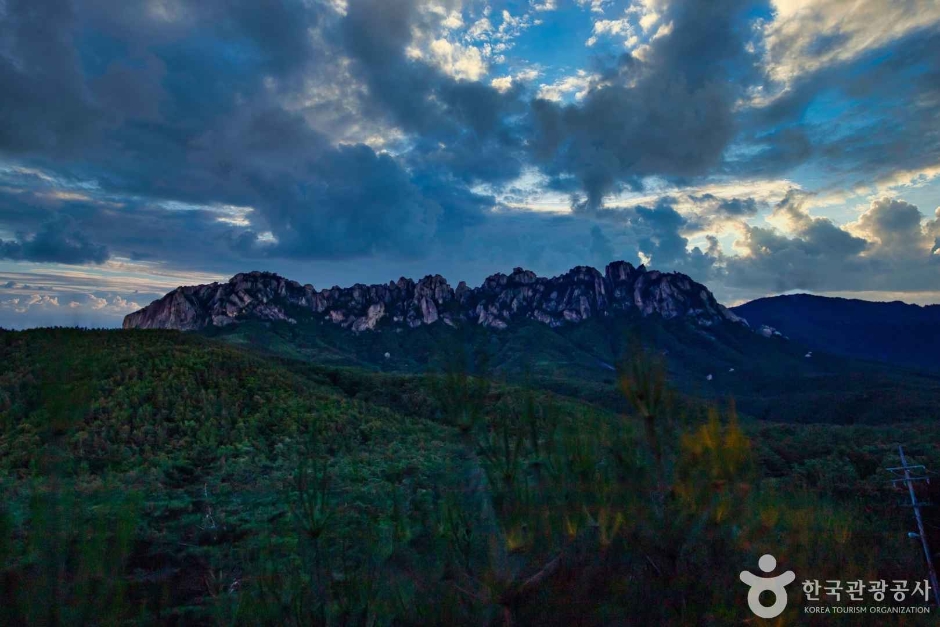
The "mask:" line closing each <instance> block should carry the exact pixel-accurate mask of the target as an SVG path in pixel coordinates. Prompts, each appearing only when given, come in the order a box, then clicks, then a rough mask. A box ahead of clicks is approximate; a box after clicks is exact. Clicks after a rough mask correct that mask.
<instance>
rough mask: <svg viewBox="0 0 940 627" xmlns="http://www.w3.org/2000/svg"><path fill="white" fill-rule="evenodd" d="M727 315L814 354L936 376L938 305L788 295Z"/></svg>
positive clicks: (939, 333) (939, 358) (939, 325)
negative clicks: (775, 332)
mask: <svg viewBox="0 0 940 627" xmlns="http://www.w3.org/2000/svg"><path fill="white" fill-rule="evenodd" d="M732 311H734V312H735V313H736V314H738V315H739V316H743V317H744V318H747V320H748V321H749V322H750V323H751V324H752V325H754V326H755V327H756V326H759V325H762V324H766V325H769V326H771V327H774V328H775V329H777V330H778V331H780V332H781V333H783V334H784V335H786V336H787V337H789V338H791V339H793V340H797V341H799V342H802V343H804V344H806V345H807V346H809V347H811V348H813V349H815V350H820V351H826V352H829V353H833V354H836V355H846V356H849V357H857V358H861V359H871V360H878V361H883V362H886V363H891V364H897V365H901V366H908V367H916V368H925V369H930V370H934V371H938V372H940V305H929V306H926V307H922V306H920V305H909V304H906V303H902V302H890V303H876V302H869V301H863V300H855V299H845V298H828V297H824V296H813V295H810V294H794V295H789V296H774V297H772V298H761V299H758V300H755V301H752V302H749V303H746V304H744V305H740V306H738V307H733V308H732Z"/></svg>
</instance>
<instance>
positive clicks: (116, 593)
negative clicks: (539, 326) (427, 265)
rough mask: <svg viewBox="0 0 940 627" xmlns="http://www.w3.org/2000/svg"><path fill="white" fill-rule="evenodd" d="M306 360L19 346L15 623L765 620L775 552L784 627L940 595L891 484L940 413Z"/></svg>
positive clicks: (664, 362)
mask: <svg viewBox="0 0 940 627" xmlns="http://www.w3.org/2000/svg"><path fill="white" fill-rule="evenodd" d="M294 357H296V356H293V357H292V356H289V355H284V354H279V353H277V352H275V351H258V350H255V349H252V348H251V347H250V346H249V345H248V343H247V342H240V343H238V342H236V343H233V342H226V341H223V340H221V339H219V338H207V337H202V336H199V335H192V334H181V333H177V332H171V331H87V330H79V329H65V328H55V329H41V330H32V331H23V332H7V331H0V364H2V367H0V486H2V490H3V494H4V495H5V498H4V499H3V500H2V502H0V624H9V625H20V624H30V625H81V624H100V625H121V624H131V623H133V624H178V625H320V626H334V625H336V626H339V625H349V626H352V625H362V626H366V625H369V626H371V625H376V626H378V625H505V626H516V625H665V624H669V625H728V624H753V622H754V620H755V619H754V617H753V615H752V614H751V613H750V612H749V610H748V609H747V605H746V603H745V602H744V599H745V597H746V593H747V589H746V587H745V586H744V585H742V584H741V582H740V581H739V579H738V574H739V572H740V571H742V570H745V569H748V570H751V571H756V570H757V563H758V558H759V557H760V556H761V555H763V554H765V553H772V554H773V555H775V556H776V557H777V560H778V562H779V564H780V566H781V567H783V568H784V569H792V570H793V571H795V573H796V574H797V582H798V583H797V584H794V585H793V586H791V590H790V604H789V607H788V609H787V611H786V612H785V613H784V614H783V615H782V616H780V617H779V618H778V619H775V620H774V621H764V622H766V623H768V624H779V625H789V624H814V623H815V622H816V621H817V620H818V622H819V624H822V623H823V622H825V621H826V620H832V617H818V618H814V617H811V616H807V615H805V614H803V612H802V608H803V606H804V605H806V604H808V603H809V601H806V600H805V599H804V598H803V595H804V593H803V591H802V589H801V586H800V585H799V582H801V581H802V580H804V579H815V580H827V579H839V580H843V581H847V580H857V579H861V580H866V581H867V580H895V579H901V580H908V581H914V580H923V579H925V578H926V567H925V564H924V556H923V553H922V551H921V546H920V543H919V542H918V541H917V540H914V539H911V538H910V537H909V536H908V532H909V531H911V530H912V529H914V523H913V516H912V513H911V510H910V508H909V507H902V506H900V504H901V503H903V502H904V499H905V498H907V495H906V493H905V492H902V491H900V490H899V489H898V486H896V485H894V484H892V483H891V480H892V479H893V478H894V476H893V475H892V474H891V473H890V472H889V471H888V470H887V469H888V468H889V467H892V466H897V465H899V459H898V454H897V446H898V445H899V444H902V445H904V447H905V452H906V454H907V455H908V457H909V458H910V461H911V462H912V463H917V464H924V465H925V466H926V467H927V468H928V469H940V448H938V446H937V444H936V443H937V441H938V437H937V436H938V435H940V427H938V425H937V424H936V422H935V421H930V420H926V419H911V420H905V421H900V422H898V421H891V422H890V423H888V421H886V424H882V425H878V424H870V423H866V424H858V425H850V424H836V423H834V422H832V421H827V420H825V419H822V420H820V421H817V422H811V421H807V420H806V419H805V418H803V419H801V420H800V421H798V422H788V421H785V420H779V419H776V417H777V416H781V415H785V414H786V407H785V406H784V407H778V408H776V410H775V412H774V416H775V419H774V420H757V419H756V418H758V417H759V416H757V417H755V416H754V415H753V414H750V413H748V412H744V411H742V412H740V413H739V412H738V409H737V407H736V403H735V399H734V398H733V397H732V396H730V395H729V396H727V397H717V398H716V397H712V398H704V399H702V398H701V397H699V396H696V395H693V394H690V393H688V391H687V390H683V389H680V387H679V386H678V385H677V383H676V382H675V381H674V376H673V374H672V373H671V370H670V367H669V364H668V356H663V355H662V354H661V353H660V352H653V351H651V350H648V349H647V348H644V347H643V346H641V345H635V346H624V347H623V349H622V354H621V355H620V356H619V357H618V359H617V363H616V365H615V370H614V371H611V372H610V375H609V377H607V378H606V379H605V378H600V377H598V378H597V380H595V381H593V382H591V383H590V385H585V386H582V385H580V384H579V383H578V382H577V381H574V380H570V379H565V378H564V377H554V378H553V377H545V376H543V375H542V374H540V373H539V372H535V373H534V374H532V375H531V376H529V375H527V374H526V373H525V372H522V370H523V369H522V368H520V372H519V373H518V376H508V375H507V374H506V372H505V371H504V370H503V371H501V370H499V369H496V368H493V367H492V364H493V361H494V357H493V355H489V354H487V353H486V351H485V350H481V347H480V346H479V344H477V345H473V346H468V348H467V350H466V351H460V350H454V351H451V354H449V355H448V356H447V358H446V359H440V360H439V362H440V363H436V362H435V363H433V364H431V363H430V362H429V363H428V364H427V365H426V367H424V368H422V369H418V368H414V369H413V370H414V371H412V372H394V371H385V372H383V371H381V370H380V369H377V368H366V367H360V366H357V365H355V364H353V365H348V364H341V363H326V364H324V363H314V362H311V361H310V360H306V359H296V358H294ZM595 396H596V398H595ZM783 398H784V397H783V396H781V397H778V399H780V400H778V401H777V402H785V401H784V400H782V399H783ZM824 418H825V417H824ZM925 488H926V489H925V490H924V492H923V494H921V495H920V496H921V498H922V500H929V499H930V497H931V492H933V491H934V490H933V488H929V487H927V486H925ZM934 498H935V499H936V495H934ZM925 511H926V521H925V522H926V524H927V528H928V536H929V538H928V539H929V540H931V541H932V542H933V545H934V546H935V547H940V533H938V531H940V516H938V515H937V514H936V513H934V512H933V511H932V510H931V509H927V510H925ZM822 603H823V604H825V603H827V601H826V600H825V598H824V599H823V601H822ZM889 603H890V600H889ZM910 603H911V601H908V602H907V604H910ZM842 604H845V603H844V601H843V603H842ZM924 620H925V619H924V617H922V616H921V617H918V616H902V615H898V616H884V617H882V618H879V619H878V621H879V624H897V625H908V624H921V623H922V622H924ZM918 621H920V622H918Z"/></svg>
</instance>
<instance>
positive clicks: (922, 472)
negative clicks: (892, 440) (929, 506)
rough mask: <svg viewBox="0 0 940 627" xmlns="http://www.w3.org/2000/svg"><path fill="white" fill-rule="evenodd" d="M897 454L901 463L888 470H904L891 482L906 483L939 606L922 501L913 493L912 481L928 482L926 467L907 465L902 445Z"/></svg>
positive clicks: (934, 597) (935, 572) (896, 471)
mask: <svg viewBox="0 0 940 627" xmlns="http://www.w3.org/2000/svg"><path fill="white" fill-rule="evenodd" d="M898 454H899V455H900V456H901V465H900V466H898V467H896V468H888V471H889V472H892V473H894V474H898V473H900V472H901V471H903V472H904V477H902V478H899V479H894V480H893V481H892V482H891V483H895V484H897V483H904V484H905V485H907V490H908V493H909V494H910V496H911V507H912V508H913V509H914V518H915V519H916V520H917V532H918V536H919V537H920V543H921V545H922V546H923V547H924V557H925V558H927V570H928V571H929V572H930V587H931V588H933V600H934V603H937V604H938V606H940V601H938V599H937V594H938V592H940V586H938V585H937V571H936V570H934V567H933V558H932V557H931V554H930V546H929V545H928V544H927V534H926V533H925V532H924V521H923V519H922V518H921V515H920V508H921V506H922V505H924V503H919V502H918V501H917V496H916V495H915V494H914V482H915V481H926V482H927V483H930V477H928V476H927V475H928V472H927V469H926V468H925V467H924V466H923V465H922V464H916V465H914V466H909V465H908V464H907V458H906V457H904V447H903V446H898ZM912 470H916V471H918V473H919V475H918V476H915V477H912V476H911V471H912Z"/></svg>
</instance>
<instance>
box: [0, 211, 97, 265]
mask: <svg viewBox="0 0 940 627" xmlns="http://www.w3.org/2000/svg"><path fill="white" fill-rule="evenodd" d="M108 256H109V255H108V249H107V248H106V247H104V246H102V245H100V244H95V243H94V242H92V241H90V240H89V239H88V236H87V235H86V234H85V233H83V232H81V231H80V230H78V229H77V228H76V226H75V223H74V221H73V220H71V219H69V218H66V217H64V216H59V217H58V218H56V219H55V220H52V221H49V222H45V223H44V224H43V225H42V226H41V227H40V228H39V230H38V231H37V232H36V233H32V234H28V233H17V238H16V239H15V240H7V241H4V240H2V239H0V259H12V260H14V261H38V262H45V263H64V264H83V263H104V262H105V261H107V260H108Z"/></svg>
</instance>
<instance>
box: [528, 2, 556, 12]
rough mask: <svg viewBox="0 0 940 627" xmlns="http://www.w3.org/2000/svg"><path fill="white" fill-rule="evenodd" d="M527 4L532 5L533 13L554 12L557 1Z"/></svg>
mask: <svg viewBox="0 0 940 627" xmlns="http://www.w3.org/2000/svg"><path fill="white" fill-rule="evenodd" d="M529 4H531V5H532V10H533V11H554V10H555V9H557V8H558V0H542V1H541V2H538V1H537V0H530V2H529Z"/></svg>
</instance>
